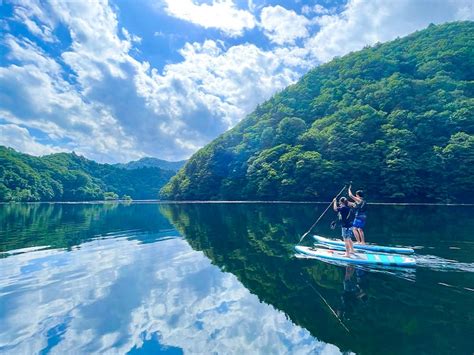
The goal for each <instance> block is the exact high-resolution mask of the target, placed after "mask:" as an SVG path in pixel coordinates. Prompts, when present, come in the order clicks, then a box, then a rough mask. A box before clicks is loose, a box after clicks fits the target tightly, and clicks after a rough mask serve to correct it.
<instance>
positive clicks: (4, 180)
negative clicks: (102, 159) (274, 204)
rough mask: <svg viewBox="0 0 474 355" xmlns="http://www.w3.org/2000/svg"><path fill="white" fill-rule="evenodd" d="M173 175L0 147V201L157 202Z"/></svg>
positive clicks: (168, 172) (167, 171) (70, 156)
mask: <svg viewBox="0 0 474 355" xmlns="http://www.w3.org/2000/svg"><path fill="white" fill-rule="evenodd" d="M174 174H175V172H174V171H171V170H164V169H161V168H158V167H143V168H141V169H122V168H119V167H117V166H114V165H110V164H99V163H97V162H95V161H93V160H89V159H86V158H84V157H82V156H79V155H77V154H75V153H74V152H73V153H57V154H51V155H46V156H43V157H35V156H32V155H28V154H23V153H20V152H17V151H15V150H14V149H12V148H7V147H4V146H0V201H91V200H106V199H117V198H129V197H131V198H132V199H158V198H159V191H160V188H161V187H162V186H163V185H164V184H165V183H166V182H167V181H168V180H169V179H170V178H171V177H172V176H173V175H174Z"/></svg>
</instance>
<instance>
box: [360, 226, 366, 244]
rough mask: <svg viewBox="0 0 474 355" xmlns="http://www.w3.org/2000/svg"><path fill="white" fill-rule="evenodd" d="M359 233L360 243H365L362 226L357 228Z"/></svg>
mask: <svg viewBox="0 0 474 355" xmlns="http://www.w3.org/2000/svg"><path fill="white" fill-rule="evenodd" d="M359 235H360V242H361V243H362V244H365V235H364V230H363V229H362V228H359Z"/></svg>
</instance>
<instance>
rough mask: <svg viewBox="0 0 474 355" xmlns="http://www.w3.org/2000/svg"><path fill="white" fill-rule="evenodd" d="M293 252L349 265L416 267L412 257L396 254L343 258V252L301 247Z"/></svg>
mask: <svg viewBox="0 0 474 355" xmlns="http://www.w3.org/2000/svg"><path fill="white" fill-rule="evenodd" d="M295 250H296V251H297V252H298V253H301V254H304V255H308V256H312V257H315V258H321V259H327V260H334V261H343V262H346V263H351V264H359V265H384V266H403V267H413V266H416V260H415V259H414V258H412V257H408V256H405V255H397V254H378V253H371V252H365V253H355V254H351V256H350V257H346V256H344V254H345V252H344V251H339V250H331V249H321V248H312V247H306V246H302V245H297V246H295Z"/></svg>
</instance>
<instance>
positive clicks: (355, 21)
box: [305, 0, 474, 62]
mask: <svg viewBox="0 0 474 355" xmlns="http://www.w3.org/2000/svg"><path fill="white" fill-rule="evenodd" d="M473 6H474V5H473V2H472V1H471V0H446V1H438V0H425V1H411V0H399V1H382V0H372V1H365V0H351V1H349V2H348V3H347V4H346V6H345V8H344V10H343V11H342V12H340V13H338V14H335V15H324V16H320V17H318V18H317V19H316V23H317V24H318V25H319V26H320V30H319V32H318V33H316V34H315V36H313V37H312V38H311V39H309V41H308V42H307V43H306V45H305V46H306V47H307V48H308V49H309V50H311V52H312V55H313V56H314V57H315V58H316V59H317V60H319V61H322V62H326V61H329V60H330V59H332V58H333V57H334V56H340V55H344V54H346V53H348V52H350V51H355V50H359V49H362V48H363V47H364V46H366V45H372V44H375V43H377V42H385V41H389V40H392V39H395V38H396V37H401V36H404V35H407V34H409V33H412V32H414V31H416V30H420V29H423V28H425V27H427V26H428V25H429V24H430V23H443V22H447V21H454V20H467V19H473V18H474V10H473Z"/></svg>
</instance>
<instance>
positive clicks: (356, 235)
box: [352, 227, 360, 243]
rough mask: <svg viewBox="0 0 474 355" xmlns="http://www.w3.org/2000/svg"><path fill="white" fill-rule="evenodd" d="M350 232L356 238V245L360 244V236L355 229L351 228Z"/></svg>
mask: <svg viewBox="0 0 474 355" xmlns="http://www.w3.org/2000/svg"><path fill="white" fill-rule="evenodd" d="M352 232H353V233H354V237H355V238H356V241H357V243H360V235H359V231H358V228H357V227H352Z"/></svg>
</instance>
